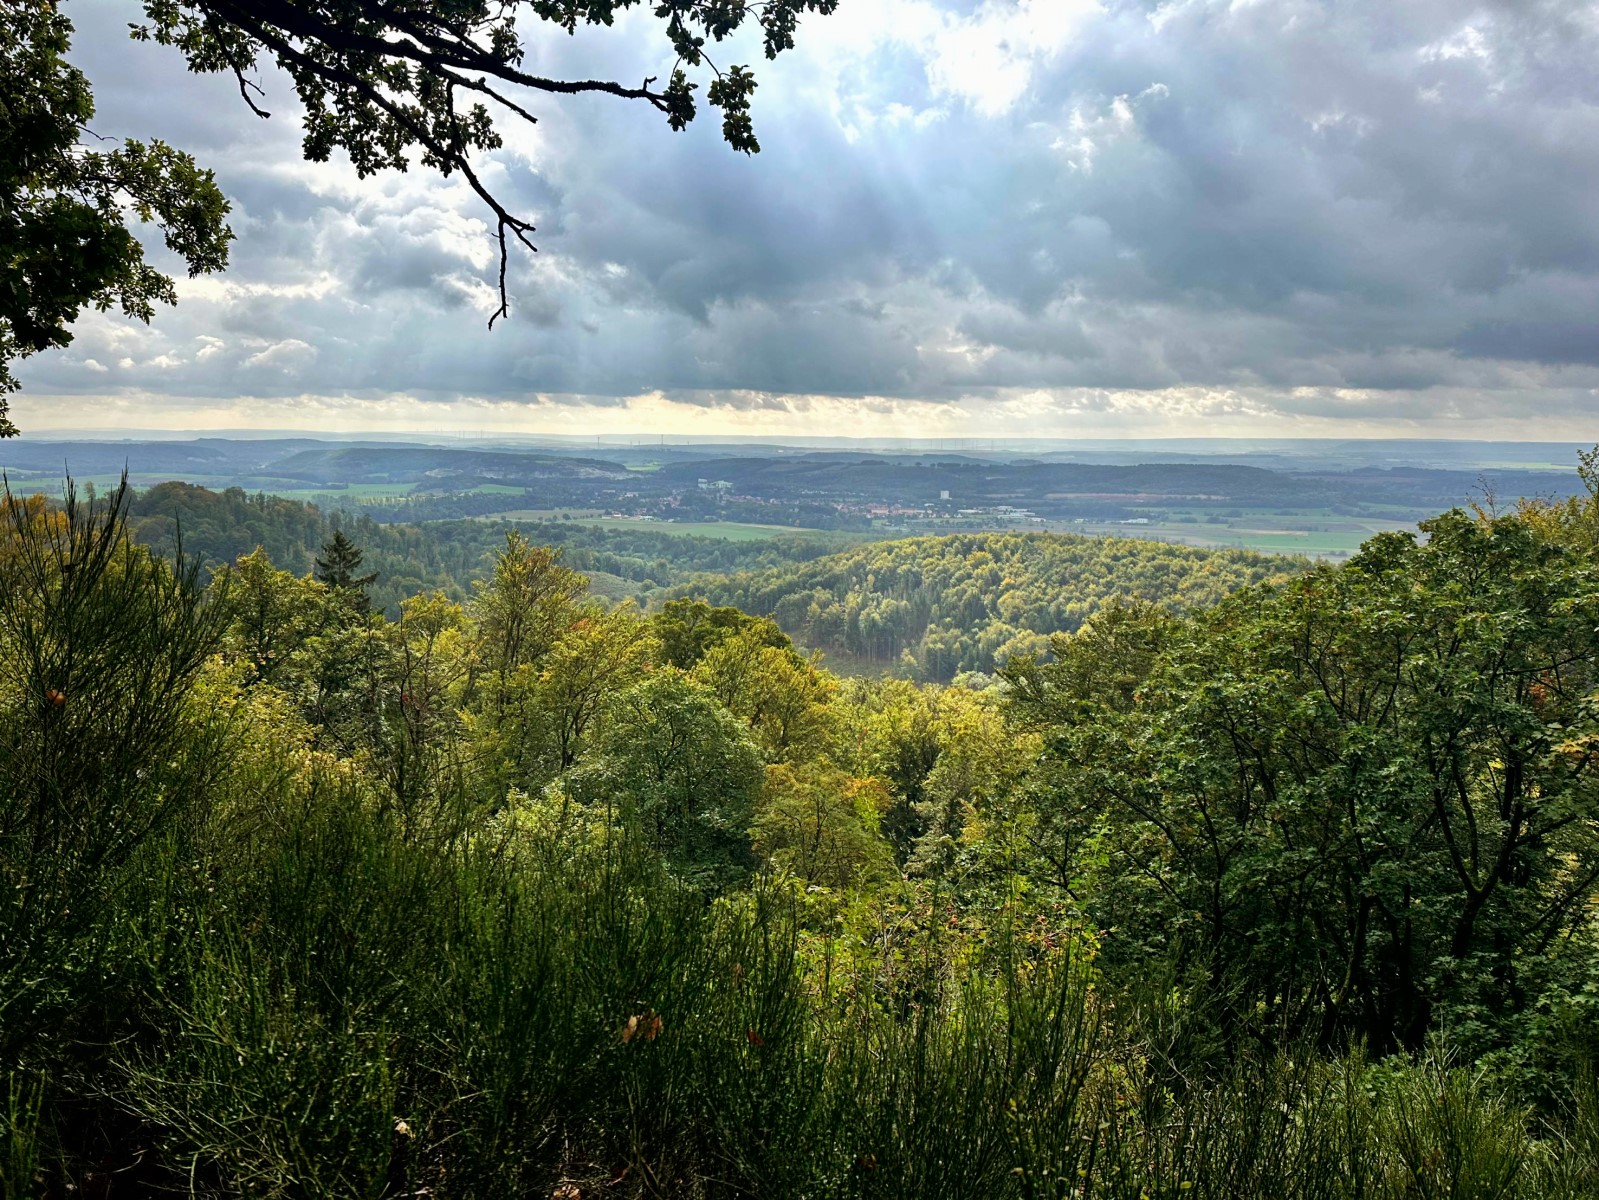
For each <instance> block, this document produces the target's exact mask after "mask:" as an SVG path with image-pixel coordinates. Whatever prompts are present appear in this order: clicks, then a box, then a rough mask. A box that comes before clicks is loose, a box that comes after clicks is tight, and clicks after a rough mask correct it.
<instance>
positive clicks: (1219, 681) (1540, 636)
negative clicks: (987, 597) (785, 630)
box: [1017, 512, 1599, 1049]
mask: <svg viewBox="0 0 1599 1200" xmlns="http://www.w3.org/2000/svg"><path fill="white" fill-rule="evenodd" d="M1422 528H1423V530H1424V532H1425V533H1426V534H1427V535H1428V536H1427V540H1426V541H1425V542H1421V541H1418V540H1417V539H1415V538H1413V537H1411V536H1408V535H1400V534H1385V535H1381V536H1379V537H1377V538H1374V539H1373V540H1372V541H1371V542H1369V543H1367V545H1366V547H1365V549H1364V550H1363V551H1362V552H1361V554H1360V555H1359V556H1358V557H1357V558H1355V559H1354V560H1352V561H1351V562H1350V564H1349V565H1348V566H1347V567H1345V568H1344V569H1343V570H1339V571H1333V570H1322V571H1318V572H1316V573H1314V574H1312V575H1311V576H1309V577H1307V578H1305V579H1304V580H1301V581H1297V582H1295V583H1292V584H1290V585H1287V586H1285V587H1283V588H1282V589H1281V590H1279V591H1275V592H1271V591H1264V592H1262V591H1256V592H1250V593H1245V594H1243V595H1241V596H1240V597H1238V598H1236V599H1234V600H1232V601H1229V602H1226V603H1224V604H1222V605H1220V606H1219V607H1218V608H1217V609H1215V610H1214V611H1213V612H1211V613H1209V614H1207V615H1205V616H1204V617H1203V618H1201V619H1199V620H1197V621H1196V622H1194V623H1193V624H1192V625H1191V626H1188V627H1186V628H1184V629H1182V630H1179V631H1177V632H1176V633H1175V634H1163V635H1160V636H1159V637H1157V638H1156V642H1157V643H1158V642H1164V643H1165V645H1164V647H1163V648H1161V649H1160V650H1159V651H1158V653H1157V654H1155V656H1154V657H1153V659H1152V660H1151V659H1150V649H1151V647H1152V645H1154V644H1155V643H1151V642H1150V640H1149V639H1150V637H1151V636H1152V635H1154V634H1156V632H1157V628H1154V627H1151V626H1149V625H1148V624H1147V623H1146V624H1144V625H1143V626H1142V627H1140V628H1135V629H1132V630H1127V629H1124V630H1122V631H1121V633H1123V634H1127V635H1128V636H1118V637H1116V638H1114V639H1110V638H1108V637H1106V638H1102V639H1101V641H1102V644H1103V645H1104V646H1106V647H1110V646H1112V645H1115V646H1117V647H1119V648H1118V649H1117V650H1116V655H1115V661H1114V665H1112V666H1111V668H1110V669H1109V670H1103V671H1090V670H1087V669H1086V668H1085V667H1083V666H1082V665H1080V664H1077V663H1075V662H1073V660H1072V657H1073V656H1072V655H1070V654H1067V655H1066V656H1064V658H1063V661H1062V662H1061V663H1059V664H1057V665H1055V666H1052V667H1046V668H1043V669H1042V674H1041V676H1038V677H1036V678H1035V679H1034V681H1033V682H1034V683H1036V682H1037V681H1038V679H1039V678H1041V679H1042V680H1043V681H1044V685H1045V686H1044V689H1043V690H1042V691H1039V690H1038V689H1037V688H1036V687H1033V686H1032V685H1029V690H1025V691H1023V690H1018V693H1017V699H1018V704H1019V705H1020V706H1021V707H1022V709H1023V712H1024V713H1027V712H1032V713H1043V714H1044V717H1045V719H1043V720H1042V721H1041V722H1040V724H1041V725H1043V726H1044V727H1045V728H1046V729H1047V736H1048V738H1049V742H1050V747H1051V758H1052V759H1053V761H1054V763H1055V766H1054V767H1053V768H1052V769H1051V770H1050V771H1049V772H1048V773H1047V774H1046V776H1045V778H1044V781H1043V783H1042V785H1041V791H1040V796H1039V801H1038V802H1039V805H1040V808H1041V809H1042V810H1043V812H1044V814H1045V816H1046V818H1049V819H1051V820H1053V821H1054V822H1055V823H1056V825H1057V827H1058V828H1061V829H1062V836H1063V837H1071V838H1075V839H1077V841H1076V844H1077V846H1078V848H1079V849H1080V851H1081V852H1082V857H1081V858H1080V860H1079V864H1078V865H1079V866H1080V867H1081V866H1084V865H1085V864H1088V865H1091V864H1092V862H1093V860H1094V859H1095V857H1096V856H1097V858H1098V865H1097V866H1093V867H1091V869H1092V870H1093V876H1094V877H1093V878H1092V880H1091V881H1090V886H1089V889H1088V890H1089V892H1090V893H1091V894H1092V895H1093V897H1094V898H1093V900H1092V902H1091V908H1092V909H1093V912H1094V915H1095V918H1096V920H1097V921H1098V923H1099V924H1100V926H1101V927H1103V928H1111V929H1114V930H1115V931H1116V933H1115V936H1114V937H1113V938H1111V939H1109V940H1108V941H1107V943H1106V950H1107V959H1109V960H1111V961H1115V959H1116V958H1117V956H1121V961H1122V962H1124V963H1125V964H1126V965H1127V967H1128V968H1129V969H1135V970H1144V969H1147V956H1148V955H1150V954H1151V953H1155V954H1162V953H1165V954H1170V955H1172V956H1173V959H1174V962H1175V963H1176V965H1177V966H1178V968H1179V969H1180V970H1184V971H1192V972H1194V973H1196V974H1197V975H1198V976H1199V977H1201V978H1202V979H1203V980H1204V981H1205V985H1206V987H1207V988H1208V989H1209V990H1210V991H1211V993H1212V994H1214V995H1218V996H1228V997H1231V1000H1230V1003H1229V1004H1228V1006H1227V1011H1228V1012H1230V1013H1231V1014H1232V1019H1233V1020H1234V1021H1235V1022H1245V1021H1246V1020H1247V1021H1249V1022H1254V1021H1258V1020H1261V1019H1265V1020H1267V1021H1269V1022H1270V1023H1273V1024H1275V1025H1277V1026H1278V1027H1280V1028H1285V1029H1289V1030H1298V1031H1301V1032H1307V1033H1310V1034H1313V1035H1315V1036H1317V1037H1319V1038H1322V1039H1324V1040H1327V1041H1332V1042H1338V1041H1341V1040H1346V1039H1350V1038H1357V1037H1358V1038H1364V1039H1366V1040H1367V1041H1368V1042H1369V1043H1370V1044H1371V1045H1372V1046H1374V1047H1378V1048H1383V1049H1387V1048H1391V1047H1394V1046H1405V1047H1411V1048H1414V1047H1416V1046H1418V1045H1420V1044H1421V1042H1422V1041H1423V1039H1424V1038H1425V1037H1426V1036H1427V1034H1428V1033H1429V1031H1431V1030H1433V1029H1436V1028H1438V1027H1439V1026H1440V1025H1449V1026H1450V1027H1452V1029H1453V1030H1454V1031H1455V1033H1456V1035H1457V1036H1459V1037H1462V1038H1464V1039H1468V1040H1470V1041H1471V1042H1472V1043H1473V1044H1474V1045H1477V1046H1484V1045H1492V1044H1496V1043H1497V1042H1499V1041H1502V1040H1503V1039H1504V1038H1505V1037H1506V1036H1507V1030H1508V1029H1509V1028H1510V1027H1511V1024H1512V1023H1513V1022H1514V1021H1516V1020H1517V1019H1519V1017H1520V1016H1521V1015H1523V1014H1526V1013H1527V1012H1528V1011H1529V1010H1530V1009H1531V1008H1533V1007H1535V1006H1536V1005H1537V1004H1539V1003H1540V999H1539V997H1540V994H1541V992H1542V991H1543V989H1544V988H1545V987H1546V986H1547V985H1548V981H1549V979H1550V977H1551V972H1552V971H1553V970H1554V969H1555V964H1556V963H1558V962H1559V961H1560V960H1562V959H1570V958H1571V957H1572V956H1576V957H1577V958H1578V959H1579V960H1580V959H1581V958H1582V957H1583V956H1585V955H1587V954H1590V953H1592V942H1591V940H1592V935H1593V930H1592V928H1591V925H1590V920H1591V917H1590V911H1591V903H1592V898H1593V895H1594V889H1595V884H1596V881H1599V779H1596V770H1599V754H1596V748H1599V725H1596V723H1595V722H1596V719H1599V716H1596V711H1595V707H1594V702H1593V696H1594V689H1595V685H1596V683H1599V632H1596V631H1599V577H1596V575H1595V573H1594V569H1593V566H1592V563H1591V560H1590V559H1589V558H1588V557H1587V556H1586V555H1582V554H1578V553H1574V552H1573V551H1572V550H1571V549H1569V548H1568V547H1567V546H1565V545H1562V544H1561V543H1560V542H1559V541H1557V540H1554V539H1551V538H1549V537H1547V536H1545V535H1543V534H1542V533H1540V532H1539V530H1538V529H1537V528H1536V527H1535V526H1534V525H1533V524H1531V523H1529V522H1528V521H1527V520H1525V519H1523V518H1521V517H1518V516H1507V517H1498V518H1488V517H1479V518H1473V517H1472V516H1470V515H1467V514H1463V513H1460V512H1455V513H1450V514H1447V515H1445V516H1443V517H1440V518H1437V519H1436V520H1433V521H1430V522H1425V523H1424V524H1423V527H1422ZM1107 632H1108V631H1107ZM1146 663H1147V664H1148V666H1147V668H1146V666H1145V664H1146ZM1141 675H1142V676H1143V678H1142V679H1141V681H1139V676H1141ZM1124 680H1127V682H1123V681H1124ZM1129 684H1131V686H1129Z"/></svg>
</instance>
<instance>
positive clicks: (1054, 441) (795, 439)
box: [0, 428, 1599, 452]
mask: <svg viewBox="0 0 1599 1200" xmlns="http://www.w3.org/2000/svg"><path fill="white" fill-rule="evenodd" d="M205 440H215V441H310V442H349V441H356V442H401V441H419V442H425V443H430V444H445V445H448V444H456V443H462V442H468V443H470V442H498V443H508V442H509V443H517V444H537V443H540V442H548V443H557V444H561V445H584V444H590V445H599V446H623V447H643V446H649V445H662V446H707V445H729V446H737V445H753V446H760V445H777V446H815V445H848V446H862V447H866V446H930V447H935V448H938V449H945V450H948V449H978V450H988V451H990V452H993V451H996V450H1004V449H1006V448H1012V447H1017V446H1037V445H1060V446H1147V445H1192V444H1206V445H1233V446H1237V445H1256V446H1282V445H1295V446H1336V445H1344V444H1348V443H1364V444H1392V445H1503V446H1538V447H1578V448H1581V447H1587V446H1592V445H1595V444H1599V435H1596V437H1595V439H1594V440H1593V441H1587V440H1583V439H1536V440H1528V439H1522V438H1492V437H1416V436H1409V437H1381V436H1374V435H1360V434H1349V435H1344V436H1339V437H1292V436H1288V437H1284V436H1263V437H1243V436H1154V437H1062V436H1058V435H1039V436H1026V435H1008V436H1001V437H977V436H944V437H938V436H933V437H904V436H863V437H850V436H845V435H839V434H817V435H798V434H704V433H701V434H694V433H660V432H656V433H537V434H533V433H529V434H516V433H507V432H503V431H497V430H488V429H484V430H473V429H467V430H460V431H440V430H422V429H417V430H372V431H361V430H346V431H325V430H315V431H307V430H295V429H258V428H226V429H170V428H153V429H118V430H104V429H71V428H66V429H49V430H39V431H37V432H34V433H29V432H28V431H23V433H22V434H21V435H20V436H18V437H15V438H6V439H3V440H0V452H3V451H4V448H5V446H6V444H7V443H10V444H13V445H16V444H23V443H28V442H32V443H34V444H38V443H40V442H46V443H48V442H109V443H117V442H139V441H205Z"/></svg>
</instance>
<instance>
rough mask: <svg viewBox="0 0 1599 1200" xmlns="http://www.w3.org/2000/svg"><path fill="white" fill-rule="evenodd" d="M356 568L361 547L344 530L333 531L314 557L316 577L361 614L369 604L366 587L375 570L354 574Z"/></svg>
mask: <svg viewBox="0 0 1599 1200" xmlns="http://www.w3.org/2000/svg"><path fill="white" fill-rule="evenodd" d="M360 569H361V547H359V546H357V545H356V544H355V543H354V542H352V541H351V540H350V539H349V538H347V537H345V536H344V530H342V529H336V530H334V531H333V537H332V539H331V540H330V541H327V542H324V543H323V544H322V554H321V555H320V556H319V557H318V558H317V560H316V571H315V576H316V580H317V582H318V583H325V584H327V585H328V587H330V588H332V589H333V590H334V591H335V592H337V593H339V595H340V596H341V597H343V598H344V599H345V600H346V601H348V602H349V603H350V605H351V606H352V607H354V608H355V609H356V610H357V611H358V612H362V613H364V612H366V611H367V609H368V608H369V607H371V604H372V599H371V597H370V596H368V595H367V593H366V589H367V588H369V587H371V586H372V584H373V583H374V582H375V581H376V579H377V577H378V573H377V572H376V571H373V572H371V573H369V574H366V575H358V574H356V572H357V571H359V570H360Z"/></svg>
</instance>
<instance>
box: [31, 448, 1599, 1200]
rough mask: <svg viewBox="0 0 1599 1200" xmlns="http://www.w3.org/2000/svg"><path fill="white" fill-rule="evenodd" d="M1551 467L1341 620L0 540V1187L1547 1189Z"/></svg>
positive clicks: (944, 589) (1256, 563)
mask: <svg viewBox="0 0 1599 1200" xmlns="http://www.w3.org/2000/svg"><path fill="white" fill-rule="evenodd" d="M1596 466H1599V460H1596V459H1594V458H1592V457H1590V458H1589V459H1587V460H1586V462H1585V467H1584V472H1585V474H1584V479H1585V481H1586V483H1587V484H1588V490H1587V491H1585V492H1584V494H1583V495H1582V496H1580V497H1578V498H1576V499H1573V500H1569V501H1558V502H1556V501H1535V502H1523V503H1522V504H1521V505H1519V506H1517V507H1515V508H1514V509H1512V510H1508V511H1500V512H1486V511H1477V512H1465V511H1460V510H1456V511H1452V512H1449V513H1447V514H1444V515H1442V516H1439V517H1437V518H1435V519H1433V520H1431V521H1429V522H1426V523H1424V525H1423V529H1422V535H1421V536H1419V537H1418V536H1412V535H1409V534H1403V533H1392V534H1382V535H1379V536H1378V537H1376V538H1374V539H1372V540H1371V541H1370V542H1369V543H1368V544H1367V545H1366V547H1365V548H1364V550H1363V551H1362V552H1361V553H1360V554H1359V555H1358V556H1357V557H1356V558H1354V559H1353V560H1351V561H1350V562H1349V563H1347V564H1346V565H1343V566H1340V567H1332V566H1327V565H1321V566H1312V565H1311V564H1309V563H1306V562H1302V561H1296V560H1285V559H1269V558H1263V557H1260V556H1256V555H1249V554H1243V553H1232V552H1226V553H1206V552H1203V551H1197V550H1190V549H1185V548H1177V547H1172V546H1167V545H1162V544H1156V543H1140V542H1135V541H1130V540H1120V539H1104V540H1094V539H1078V538H1069V537H1056V536H1051V535H1039V534H1029V535H1021V534H1007V535H956V536H952V537H948V538H926V539H912V540H907V541H900V542H880V543H870V544H865V545H861V546H858V547H856V548H853V549H844V550H837V548H836V547H831V546H822V547H817V546H816V545H815V544H814V543H807V544H806V545H805V546H804V547H800V546H799V545H797V544H796V545H793V546H783V545H773V544H768V543H761V544H739V543H717V544H714V545H711V544H704V545H699V544H695V543H696V539H685V538H675V539H665V540H668V541H670V542H671V543H672V547H673V552H674V554H675V558H674V559H672V560H668V559H666V558H665V554H664V546H663V544H662V542H661V541H660V540H651V539H652V536H654V537H657V538H658V536H659V535H647V534H626V533H607V534H604V535H603V536H601V535H599V534H597V533H596V532H595V531H592V530H590V531H585V532H578V531H577V530H570V531H566V532H567V533H568V535H569V540H567V541H566V542H565V544H564V545H562V544H555V545H549V544H541V542H540V541H535V540H532V539H531V538H530V537H529V536H528V534H527V533H526V532H524V531H523V530H521V529H518V528H514V527H506V526H504V525H499V524H494V523H483V522H459V523H452V524H450V525H449V526H448V527H447V529H446V530H444V531H441V530H440V529H438V528H437V527H414V528H408V527H403V526H387V527H385V526H377V525H375V524H363V523H353V524H352V523H344V524H340V525H338V526H337V527H335V526H334V525H333V524H332V523H330V522H329V521H328V519H327V518H325V517H324V516H323V515H322V514H320V513H319V512H317V510H315V509H312V508H309V507H307V506H305V505H301V504H297V503H291V502H282V501H273V500H269V499H252V498H249V497H246V496H245V495H244V494H243V493H242V492H239V493H237V494H234V493H209V492H205V491H204V490H203V489H187V488H183V487H181V486H177V485H173V486H169V487H168V488H167V489H166V490H165V491H163V490H161V489H155V491H153V492H147V493H144V494H141V495H138V496H132V495H130V494H127V493H123V492H119V493H116V494H113V495H108V496H106V497H104V498H103V499H101V500H99V501H96V502H92V503H91V502H89V501H86V500H83V499H80V498H77V497H74V496H70V495H69V497H68V499H67V500H66V502H65V503H63V504H52V503H47V502H46V501H45V500H44V499H42V498H37V497H35V498H28V499H23V498H18V497H9V498H8V499H7V500H6V503H5V527H4V531H3V533H0V662H3V663H4V664H5V669H4V670H3V671H0V887H3V889H4V895H5V897H6V900H5V903H4V905H3V906H0V1061H4V1062H5V1063H7V1064H9V1065H8V1067H7V1068H6V1070H5V1073H4V1074H3V1076H0V1088H3V1094H0V1181H3V1183H4V1189H5V1193H6V1194H7V1195H24V1194H40V1193H42V1194H46V1195H58V1196H66V1195H69V1194H94V1195H104V1196H132V1195H146V1194H151V1193H153V1192H156V1191H163V1190H176V1191H179V1192H183V1191H188V1192H190V1193H192V1194H199V1195H217V1196H222V1195H252V1196H285V1197H287V1196H335V1195H338V1196H343V1195H359V1196H372V1197H377V1196H402V1195H434V1196H483V1197H501V1196H512V1195H529V1196H552V1197H560V1198H561V1200H573V1198H575V1197H585V1196H608V1195H615V1196H646V1195H650V1196H696V1195H698V1196H735V1195H746V1196H838V1195H851V1196H928V1197H934V1196H947V1197H974V1196H1018V1197H1039V1196H1085V1195H1086V1196H1106V1197H1128V1198H1133V1197H1140V1198H1141V1197H1150V1198H1155V1197H1180V1196H1206V1197H1212V1196H1213V1197H1257V1196H1258V1197H1278V1196H1292V1197H1318V1198H1320V1197H1329V1198H1331V1197H1394V1198H1396V1200H1397V1198H1399V1197H1407V1198H1408V1197H1432V1196H1453V1197H1507V1198H1508V1197H1528V1198H1532V1197H1567V1196H1570V1197H1579V1196H1590V1195H1593V1194H1594V1193H1595V1190H1596V1189H1599V1077H1596V1074H1595V1062H1596V1058H1595V1055H1596V1053H1599V1025H1596V1024H1595V1012H1596V1010H1595V1004H1596V1002H1599V1001H1596V997H1599V955H1596V945H1595V935H1596V928H1595V914H1596V907H1595V905H1596V899H1599V892H1596V883H1599V782H1596V778H1595V777H1596V771H1599V710H1596V707H1595V696H1596V695H1599V691H1596V689H1599V495H1596V493H1595V490H1594V489H1595V488H1596V487H1599V475H1596V474H1595V468H1596ZM180 534H181V537H180V536H179V535H180ZM134 535H137V537H136V538H135V536H134ZM548 540H550V541H553V540H554V539H553V538H551V539H548ZM308 547H309V548H310V550H309V552H308ZM828 550H835V551H836V553H833V554H831V555H828V554H826V551H828ZM785 556H791V557H785ZM803 556H809V557H803ZM213 568H214V569H213ZM580 568H581V569H580ZM589 569H592V570H594V571H595V572H599V573H603V574H604V575H605V576H607V577H609V578H611V579H617V580H628V581H632V582H634V583H640V584H642V583H646V582H647V583H648V584H649V588H648V589H641V590H639V591H637V592H635V593H634V594H636V595H645V596H646V598H647V599H648V600H649V603H648V604H647V606H646V607H640V606H638V605H637V604H636V603H635V602H634V601H633V600H632V599H631V598H629V599H623V600H620V601H617V600H616V599H615V598H614V597H610V596H596V595H594V594H593V592H591V590H590V588H589V581H588V579H587V578H586V577H585V572H586V571H587V570H589ZM711 572H721V573H722V574H719V575H713V574H711ZM727 572H732V573H731V574H728V573H727ZM374 573H375V575H376V578H374V577H373V576H374ZM812 648H820V649H822V650H825V651H828V652H829V653H836V654H837V655H838V656H839V657H840V658H845V657H848V658H850V659H851V660H858V661H863V662H866V663H869V664H876V665H878V666H890V667H894V668H896V669H901V670H902V671H903V673H904V675H905V676H906V677H902V678H895V677H892V676H891V675H888V674H884V673H882V672H881V671H879V672H877V673H869V674H858V675H853V676H849V675H841V674H837V673H834V672H833V671H832V670H830V669H829V665H828V664H829V661H830V660H829V659H828V658H827V657H821V658H818V657H817V656H815V655H814V654H812V653H811V652H810V651H811V649H812ZM949 680H954V682H953V683H950V682H948V681H949Z"/></svg>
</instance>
